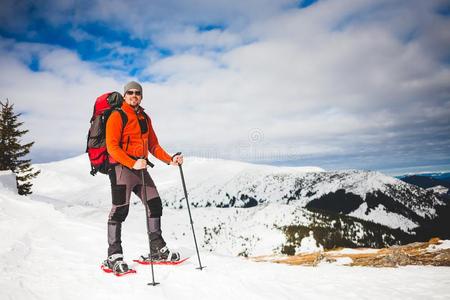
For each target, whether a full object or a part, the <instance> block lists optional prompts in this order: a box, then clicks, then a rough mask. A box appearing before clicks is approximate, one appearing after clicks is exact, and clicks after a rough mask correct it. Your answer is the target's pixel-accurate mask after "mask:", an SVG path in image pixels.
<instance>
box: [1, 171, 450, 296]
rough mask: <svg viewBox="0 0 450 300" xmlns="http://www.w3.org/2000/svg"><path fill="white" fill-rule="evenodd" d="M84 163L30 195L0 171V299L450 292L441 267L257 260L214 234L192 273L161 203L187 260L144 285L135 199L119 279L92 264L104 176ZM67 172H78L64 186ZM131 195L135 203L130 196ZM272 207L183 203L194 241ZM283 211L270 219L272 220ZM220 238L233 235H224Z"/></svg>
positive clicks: (189, 247) (190, 250)
mask: <svg viewBox="0 0 450 300" xmlns="http://www.w3.org/2000/svg"><path fill="white" fill-rule="evenodd" d="M47 166H50V167H51V166H52V165H51V164H49V165H47ZM55 169H56V168H55ZM87 170H88V168H87V169H84V168H81V167H76V168H73V169H70V170H66V171H65V172H66V175H65V176H61V173H60V172H55V173H53V174H52V173H50V174H49V175H48V176H47V175H46V174H41V176H40V179H39V181H40V185H41V186H48V187H51V186H52V185H55V188H54V189H53V190H52V189H50V188H48V189H44V190H39V184H38V185H37V189H36V190H37V191H38V192H36V193H35V195H32V196H31V197H21V196H18V195H16V194H15V193H14V189H13V188H11V187H8V184H10V182H11V180H9V179H7V180H4V181H3V179H4V178H5V177H8V176H7V175H6V176H0V235H1V236H2V239H1V240H0V266H1V267H0V269H1V272H0V299H46V300H47V299H77V300H78V299H80V297H83V298H86V299H121V300H122V299H149V298H151V299H315V300H316V299H385V298H391V299H399V298H402V299H448V298H450V268H448V267H419V266H410V267H400V268H396V269H391V268H380V269H377V268H366V267H344V266H339V265H330V264H322V265H319V266H318V267H304V266H288V265H282V264H272V263H257V262H252V261H249V260H246V259H244V258H240V257H236V256H234V255H235V253H234V251H235V249H233V246H232V244H230V243H229V241H220V240H219V241H217V244H216V245H215V246H216V248H215V250H214V252H209V251H208V249H207V247H206V248H202V249H201V259H202V264H203V265H205V266H207V267H206V269H204V270H203V271H199V270H196V269H195V268H196V267H197V266H198V262H197V257H196V255H195V251H194V245H193V240H192V233H191V231H190V224H189V218H188V214H187V210H186V209H183V210H174V209H168V208H165V209H164V217H163V220H162V221H163V230H164V233H165V238H166V240H167V242H168V245H169V246H170V247H171V248H176V249H179V250H180V251H181V252H182V254H184V255H188V256H191V258H190V259H189V260H188V261H187V262H185V263H184V264H182V265H179V266H155V276H156V281H157V282H160V285H158V286H156V287H152V286H148V285H147V283H148V282H150V281H151V272H150V267H149V266H140V265H137V264H135V263H132V259H134V258H137V257H138V256H139V255H140V254H143V253H145V252H146V249H147V247H148V242H147V237H146V232H145V219H144V218H145V217H144V215H145V214H144V209H143V207H142V205H141V204H140V203H138V204H137V205H131V207H130V214H129V216H128V218H127V220H126V221H125V223H124V225H123V236H122V239H123V246H124V251H125V259H126V260H127V261H128V262H129V263H130V264H131V265H132V266H134V267H136V269H137V271H138V273H137V274H135V275H129V276H127V277H115V276H113V275H111V274H106V273H104V272H102V271H101V270H100V263H101V261H102V260H103V259H105V257H106V248H107V241H106V219H107V216H108V213H109V201H108V200H105V199H104V197H105V195H107V196H109V195H108V191H109V188H108V182H107V179H106V177H105V176H103V177H100V176H96V177H95V178H92V177H90V176H89V175H87V174H88V172H87ZM58 174H59V175H58ZM0 175H2V174H0ZM71 177H73V178H74V179H76V178H78V180H76V181H74V182H75V183H74V184H73V185H72V184H71V182H72V181H71V180H70V178H71ZM168 177H169V176H167V180H169V178H168ZM2 178H3V179H2ZM82 178H85V179H84V180H82ZM177 179H178V178H177ZM103 184H106V188H105V189H102V190H101V191H100V192H99V194H96V195H93V194H92V192H91V191H92V189H93V188H96V186H102V185H103ZM58 185H62V186H58ZM106 198H107V199H109V198H108V197H106ZM133 202H137V201H136V198H134V199H133ZM274 209H276V206H275V207H273V206H267V207H265V208H264V207H262V208H261V209H258V210H256V209H254V210H245V209H241V210H236V209H217V208H199V209H192V214H193V219H194V226H195V228H196V234H197V238H198V239H199V240H201V239H203V238H204V235H203V232H202V228H203V226H207V225H209V223H211V222H214V221H216V222H217V219H220V220H222V221H223V220H228V222H236V223H238V224H229V225H230V226H229V227H228V226H225V228H224V229H223V230H229V231H234V230H239V231H240V232H241V234H243V235H245V227H246V226H250V224H248V223H243V224H239V222H237V220H239V218H238V217H237V218H236V217H235V214H240V213H247V214H253V217H255V218H256V219H258V220H261V219H269V221H268V223H270V222H271V221H273V220H272V219H270V217H269V216H270V215H273V214H274V213H273V210H274ZM292 209H295V207H293V208H292ZM219 216H220V218H219ZM283 217H285V216H279V219H280V222H281V220H283ZM227 218H228V219H227ZM259 224H261V223H259ZM257 226H260V227H261V228H257V229H256V230H258V231H262V232H263V231H264V230H266V229H265V228H264V226H262V225H257ZM254 230H255V229H254V228H252V229H251V230H250V232H253V231H254ZM180 232H181V234H180ZM183 233H184V234H183ZM271 234H272V235H273V237H272V238H273V242H271V243H268V244H265V245H259V246H258V247H259V251H260V252H265V251H266V254H267V251H270V249H271V247H273V246H274V245H276V244H277V243H278V242H280V239H281V236H280V235H277V234H275V233H273V232H272V233H271ZM224 236H225V237H228V238H233V237H234V236H233V232H229V233H228V235H224ZM234 238H236V239H237V240H238V242H242V240H239V238H238V237H234ZM271 240H272V239H271ZM230 245H231V246H230ZM446 245H447V244H446Z"/></svg>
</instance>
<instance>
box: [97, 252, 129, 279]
mask: <svg viewBox="0 0 450 300" xmlns="http://www.w3.org/2000/svg"><path fill="white" fill-rule="evenodd" d="M101 268H102V270H103V271H105V272H106V273H114V275H116V276H123V275H126V274H130V273H136V271H135V270H133V269H130V268H129V267H128V265H127V263H126V262H124V261H123V255H122V254H120V253H118V254H113V255H111V256H109V257H108V258H107V259H106V260H105V261H104V262H103V264H102V266H101Z"/></svg>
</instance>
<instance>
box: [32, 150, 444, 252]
mask: <svg viewBox="0 0 450 300" xmlns="http://www.w3.org/2000/svg"><path fill="white" fill-rule="evenodd" d="M155 163H156V167H155V168H154V169H151V170H150V173H151V175H152V177H153V179H154V181H155V183H156V185H157V187H158V189H159V191H160V194H161V196H162V199H163V202H164V203H165V205H166V206H167V207H168V208H176V209H178V208H185V207H186V204H185V199H184V193H183V191H182V187H181V180H180V175H179V171H178V168H176V167H171V166H167V165H165V164H163V163H161V162H158V161H155ZM37 167H38V168H39V169H41V171H42V173H41V175H40V176H39V177H38V178H37V180H36V181H35V185H34V191H35V194H34V195H33V196H32V197H33V199H35V200H40V201H45V202H49V203H52V204H53V205H54V206H55V207H57V208H58V209H61V210H65V211H67V213H73V212H74V211H76V209H74V207H77V206H80V207H86V206H91V207H95V208H102V209H103V210H104V211H108V209H109V207H110V201H111V200H110V189H109V181H108V178H107V176H105V175H101V174H99V175H97V176H95V177H92V176H90V175H89V173H88V170H89V162H88V159H87V157H86V156H84V155H82V156H78V157H75V158H72V159H68V160H64V161H60V162H54V163H51V164H42V165H37ZM183 170H184V174H185V177H186V183H187V187H188V191H189V200H190V202H191V203H192V205H193V206H194V207H199V208H200V207H204V208H205V209H199V210H197V211H198V212H199V213H201V215H202V216H201V221H199V222H201V223H202V224H199V225H200V227H199V228H200V229H201V237H203V240H202V242H201V243H200V244H201V246H202V247H204V249H206V250H211V251H216V252H219V253H224V254H232V255H237V254H240V255H257V254H264V253H270V252H273V251H275V252H280V251H281V252H283V251H285V249H286V248H284V246H287V245H286V243H292V242H293V241H288V240H286V237H285V235H286V230H289V229H287V228H286V227H287V226H303V227H310V226H312V225H314V224H315V225H317V224H316V223H317V220H318V218H319V219H321V224H320V226H322V228H323V230H328V231H334V232H338V231H342V233H338V234H339V235H342V236H343V237H344V238H345V239H346V240H348V241H349V242H350V244H352V245H354V246H371V247H383V246H385V245H392V244H393V243H402V242H403V243H404V242H409V241H410V238H409V236H407V235H406V236H405V235H402V234H401V233H398V232H391V231H389V230H387V229H385V228H381V229H377V228H376V227H375V228H371V229H370V230H369V229H368V228H367V225H365V224H363V223H361V222H358V221H357V219H361V220H366V221H370V222H373V223H377V224H382V225H385V226H387V228H392V229H400V230H402V231H403V232H405V233H407V234H413V235H414V234H415V232H414V230H416V229H417V228H418V226H419V225H420V224H421V222H423V220H425V218H428V219H433V218H434V217H436V209H435V207H436V206H437V205H439V204H441V203H442V202H440V200H439V199H437V198H436V197H435V196H431V197H429V195H428V194H427V192H426V191H425V190H422V189H420V188H417V187H415V186H411V185H409V184H407V183H404V182H402V181H400V180H398V179H395V178H392V177H389V176H385V175H383V174H381V173H378V172H365V171H355V170H351V171H341V172H325V171H324V170H322V169H320V168H317V167H302V168H290V167H273V166H264V165H255V164H248V163H242V162H236V161H226V160H216V159H214V160H213V159H202V158H195V157H189V158H186V160H185V164H184V166H183ZM341 198H342V199H341ZM348 199H350V200H348ZM132 201H133V202H134V203H140V201H139V200H138V199H137V197H134V198H132ZM348 203H349V204H348ZM139 207H140V206H139ZM214 207H221V208H224V209H221V210H217V209H213V208H214ZM140 208H141V207H140ZM208 208H211V209H208ZM243 208H245V209H243ZM315 208H319V209H322V210H325V211H329V212H330V213H333V214H335V215H345V214H346V215H348V216H350V217H354V218H357V219H351V220H348V219H342V218H341V217H339V216H333V217H332V218H330V217H328V216H327V215H324V213H325V212H322V213H315V214H312V213H311V212H310V211H309V210H311V209H315ZM166 211H167V209H166ZM283 227H284V228H283ZM180 228H184V227H183V226H182V225H180ZM327 228H328V229H327ZM342 228H345V232H344V231H343V230H344V229H342ZM362 228H365V230H363V229H362ZM268 230H269V231H270V232H271V234H272V235H273V238H267V231H268ZM185 231H186V232H188V231H189V228H186V230H185ZM185 231H183V232H184V233H185ZM303 231H304V230H303ZM297 234H302V233H297ZM174 236H176V237H177V238H179V237H178V236H177V233H174ZM373 236H375V238H374V237H373ZM294 242H297V241H296V240H295V241H294ZM327 244H329V243H327ZM346 245H347V244H346ZM287 253H289V252H287Z"/></svg>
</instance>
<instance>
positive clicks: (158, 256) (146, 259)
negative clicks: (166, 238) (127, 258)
mask: <svg viewBox="0 0 450 300" xmlns="http://www.w3.org/2000/svg"><path fill="white" fill-rule="evenodd" d="M187 259H188V258H184V259H182V260H180V254H179V253H178V252H172V251H170V250H169V248H167V247H166V246H164V247H162V248H161V249H159V251H155V252H153V251H152V257H151V258H150V256H144V255H141V257H140V258H139V259H137V260H134V262H137V263H140V264H143V265H149V264H151V263H153V264H157V265H177V264H180V263H182V262H184V261H185V260H187Z"/></svg>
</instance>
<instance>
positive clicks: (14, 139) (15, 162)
mask: <svg viewBox="0 0 450 300" xmlns="http://www.w3.org/2000/svg"><path fill="white" fill-rule="evenodd" d="M0 106H1V111H0V138H1V139H0V170H11V171H12V172H14V173H15V174H16V179H17V190H18V192H19V194H20V195H29V194H31V187H32V185H33V184H32V183H31V179H33V178H35V177H36V176H37V175H38V174H39V173H40V171H34V170H33V168H32V167H31V160H30V159H23V157H24V156H26V155H27V154H29V153H30V148H31V146H33V144H34V142H31V143H27V144H24V145H22V144H21V140H20V137H21V136H23V135H24V134H26V133H27V132H28V130H20V129H19V127H21V126H22V125H23V122H19V121H18V118H19V117H20V116H21V114H20V113H19V114H14V105H13V104H10V103H9V101H8V100H6V103H5V104H4V103H2V102H1V101H0Z"/></svg>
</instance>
